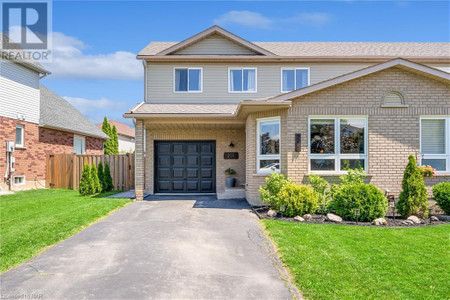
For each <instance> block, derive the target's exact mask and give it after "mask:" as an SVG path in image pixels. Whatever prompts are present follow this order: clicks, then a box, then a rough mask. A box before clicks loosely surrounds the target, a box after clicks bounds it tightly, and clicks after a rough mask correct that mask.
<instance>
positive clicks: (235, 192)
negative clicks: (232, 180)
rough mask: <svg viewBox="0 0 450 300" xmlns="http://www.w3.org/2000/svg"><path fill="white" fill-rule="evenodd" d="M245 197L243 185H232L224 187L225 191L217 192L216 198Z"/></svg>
mask: <svg viewBox="0 0 450 300" xmlns="http://www.w3.org/2000/svg"><path fill="white" fill-rule="evenodd" d="M243 198H245V188H243V187H234V188H225V191H223V192H218V193H217V199H219V200H223V199H243Z"/></svg>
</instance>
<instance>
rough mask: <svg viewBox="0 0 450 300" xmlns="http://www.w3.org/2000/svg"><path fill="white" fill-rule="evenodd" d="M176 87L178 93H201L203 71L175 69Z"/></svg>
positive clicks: (197, 69) (198, 69)
mask: <svg viewBox="0 0 450 300" xmlns="http://www.w3.org/2000/svg"><path fill="white" fill-rule="evenodd" d="M174 72H175V80H174V83H175V87H174V90H175V92H177V93H182V92H185V93H187V92H197V93H199V92H201V91H202V69H201V68H175V70H174Z"/></svg>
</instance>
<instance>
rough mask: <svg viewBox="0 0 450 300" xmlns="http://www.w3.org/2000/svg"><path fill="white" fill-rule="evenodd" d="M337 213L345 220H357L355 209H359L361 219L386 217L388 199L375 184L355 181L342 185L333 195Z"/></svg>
mask: <svg viewBox="0 0 450 300" xmlns="http://www.w3.org/2000/svg"><path fill="white" fill-rule="evenodd" d="M333 204H334V208H335V211H336V214H338V215H339V216H341V217H342V218H343V219H345V220H356V216H355V209H359V210H360V213H359V217H358V220H359V221H373V220H375V219H377V218H381V217H384V216H385V215H386V212H387V209H388V200H387V198H386V197H385V196H384V194H383V192H382V191H380V190H379V189H378V188H377V187H376V186H374V185H373V184H364V183H355V184H345V185H341V186H340V187H339V188H337V189H336V191H335V193H334V195H333Z"/></svg>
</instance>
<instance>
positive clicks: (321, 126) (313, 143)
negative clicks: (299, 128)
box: [308, 117, 367, 174]
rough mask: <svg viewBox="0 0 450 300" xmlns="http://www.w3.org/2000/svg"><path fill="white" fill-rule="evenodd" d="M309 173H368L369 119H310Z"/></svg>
mask: <svg viewBox="0 0 450 300" xmlns="http://www.w3.org/2000/svg"><path fill="white" fill-rule="evenodd" d="M308 127H309V139H308V140H309V171H310V172H313V173H323V174H327V173H329V174H333V173H336V174H340V173H346V171H347V170H349V169H358V168H363V169H364V170H365V171H366V172H367V119H366V118H364V117H311V118H309V125H308Z"/></svg>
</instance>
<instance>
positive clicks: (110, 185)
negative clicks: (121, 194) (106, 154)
mask: <svg viewBox="0 0 450 300" xmlns="http://www.w3.org/2000/svg"><path fill="white" fill-rule="evenodd" d="M103 179H104V181H105V187H106V189H105V192H109V191H112V190H113V189H114V184H113V181H112V177H111V170H110V169H109V165H108V163H107V162H105V169H104V170H103Z"/></svg>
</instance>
